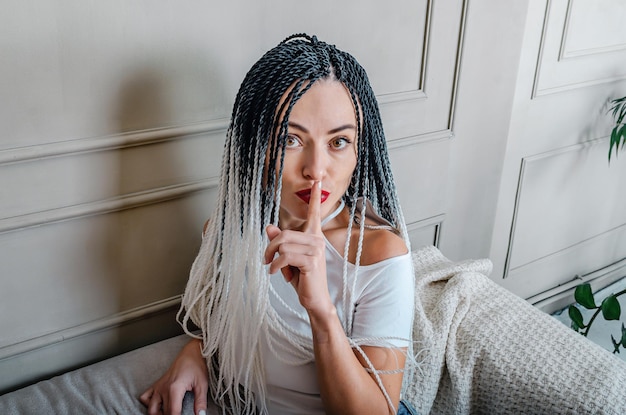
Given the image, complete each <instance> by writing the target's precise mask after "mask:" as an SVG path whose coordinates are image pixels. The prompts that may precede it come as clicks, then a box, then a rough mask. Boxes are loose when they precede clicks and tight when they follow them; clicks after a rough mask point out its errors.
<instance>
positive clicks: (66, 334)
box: [0, 295, 181, 360]
mask: <svg viewBox="0 0 626 415" xmlns="http://www.w3.org/2000/svg"><path fill="white" fill-rule="evenodd" d="M180 302H181V296H180V295H177V296H174V297H170V298H166V299H163V300H159V301H155V302H153V303H150V304H146V305H143V306H140V307H136V308H133V309H130V310H127V311H123V312H121V313H118V314H114V315H112V316H109V317H104V318H101V319H98V320H94V321H90V322H88V323H85V324H80V325H78V326H74V327H70V328H67V329H63V330H59V331H55V332H53V333H48V334H44V335H42V336H38V337H34V338H32V339H28V340H24V341H21V342H18V343H14V344H10V345H7V346H3V347H0V360H2V359H6V358H8V357H12V356H16V355H19V354H22V353H27V352H30V351H33V350H37V349H42V348H44V347H46V346H50V345H53V344H56V343H60V342H62V341H66V340H70V339H73V338H76V337H79V336H85V335H89V334H92V333H95V332H98V331H101V330H108V329H112V328H115V327H119V326H122V325H124V324H127V323H129V322H131V321H135V320H141V319H146V318H149V317H150V316H153V315H156V314H159V313H162V312H164V311H167V310H173V309H177V308H178V307H179V306H180Z"/></svg>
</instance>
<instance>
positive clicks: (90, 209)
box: [0, 177, 219, 235]
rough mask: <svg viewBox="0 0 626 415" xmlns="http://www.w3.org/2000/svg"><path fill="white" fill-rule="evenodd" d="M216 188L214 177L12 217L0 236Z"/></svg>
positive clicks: (1, 221) (0, 229)
mask: <svg viewBox="0 0 626 415" xmlns="http://www.w3.org/2000/svg"><path fill="white" fill-rule="evenodd" d="M218 186H219V179H218V178H216V177H215V178H210V179H205V180H198V181H194V182H187V183H182V184H176V185H172V186H164V187H160V188H156V189H151V190H147V191H141V192H136V193H129V194H125V195H122V196H117V197H113V198H110V199H104V200H98V201H95V202H88V203H82V204H78V205H72V206H64V207H60V208H55V209H49V210H44V211H40V212H34V213H29V214H26V215H20V216H13V217H10V218H6V219H0V235H1V234H4V233H7V232H13V231H18V230H24V229H28V228H32V227H36V226H42V225H48V224H52V223H58V222H64V221H69V220H74V219H78V218H84V217H88V216H96V215H103V214H106V213H112V212H119V211H123V210H127V209H134V208H138V207H141V206H147V205H152V204H155V203H161V202H165V201H168V200H172V199H179V198H182V197H185V196H187V195H190V194H192V193H196V192H201V191H204V190H208V189H213V188H217V187H218Z"/></svg>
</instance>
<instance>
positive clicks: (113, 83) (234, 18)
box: [0, 0, 468, 391]
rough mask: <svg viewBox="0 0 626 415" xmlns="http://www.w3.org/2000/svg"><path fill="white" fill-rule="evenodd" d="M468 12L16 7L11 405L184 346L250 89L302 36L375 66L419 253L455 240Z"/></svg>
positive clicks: (8, 207) (1, 379)
mask: <svg viewBox="0 0 626 415" xmlns="http://www.w3.org/2000/svg"><path fill="white" fill-rule="evenodd" d="M467 5H468V3H467V2H466V1H462V0H448V1H443V2H434V1H428V0H420V1H409V0H393V1H391V2H386V3H384V4H383V3H380V2H367V5H366V6H367V7H363V6H364V3H363V2H357V1H349V2H344V3H337V2H333V1H331V0H323V1H321V2H317V3H316V4H315V7H310V5H309V4H300V3H297V2H292V1H287V0H271V1H269V2H263V3H261V2H235V3H233V2H231V3H224V2H221V3H217V2H213V1H209V2H207V1H200V0H192V1H188V2H184V3H172V2H165V1H137V2H127V1H122V0H114V1H108V2H99V3H94V2H84V1H79V0H60V1H57V2H52V3H50V2H47V3H41V2H37V1H35V0H10V1H8V2H5V4H4V5H3V13H2V14H0V54H1V55H2V60H3V62H4V64H3V65H1V66H0V96H2V97H9V98H10V99H6V100H3V101H2V102H0V194H1V197H0V284H1V286H2V290H0V304H2V306H1V307H2V311H3V312H2V313H0V314H1V315H2V317H0V332H1V333H3V334H2V337H1V338H0V391H2V390H6V389H8V388H11V387H15V386H17V385H18V384H22V383H24V382H28V381H32V380H34V379H38V378H41V377H43V376H48V375H50V374H53V373H56V372H58V371H60V370H63V369H65V368H68V367H74V366H76V365H81V364H84V363H86V362H89V361H93V360H96V359H100V358H103V357H105V356H108V355H110V354H113V353H118V352H120V351H123V350H127V349H129V348H131V347H137V346H140V345H142V344H146V343H148V342H152V341H156V340H158V339H160V338H163V337H167V336H170V335H172V333H173V332H175V330H176V328H175V327H176V326H175V324H169V325H168V324H166V323H164V321H169V322H170V323H173V320H172V318H173V316H172V314H173V311H174V310H175V309H176V305H177V303H178V296H179V295H180V294H181V292H182V290H183V287H184V283H185V281H186V278H187V274H188V270H189V267H190V266H191V261H192V260H193V257H194V255H195V253H196V250H197V248H198V245H199V242H200V240H199V236H200V230H201V228H202V224H203V223H204V221H205V220H206V218H207V216H208V215H209V214H210V212H211V209H212V203H213V202H214V198H215V188H216V186H217V182H216V177H217V175H218V173H219V168H220V162H221V160H220V157H221V151H222V144H223V138H224V134H225V130H226V127H227V122H228V117H229V116H230V111H231V106H232V103H233V100H234V96H235V93H236V91H237V89H238V87H239V84H240V82H241V80H242V79H243V76H244V75H245V73H246V71H247V70H248V69H249V67H250V66H251V64H252V63H253V62H254V61H256V60H257V59H258V58H259V57H260V56H261V54H262V53H264V52H265V51H266V50H267V49H269V48H271V47H273V46H274V45H276V44H277V43H278V42H279V41H280V40H282V39H283V38H284V37H285V36H287V35H289V34H291V33H296V32H309V33H310V34H317V35H318V36H319V38H320V39H322V40H328V41H329V42H331V43H335V44H337V46H339V47H340V48H342V49H345V50H348V51H350V52H351V53H352V54H353V55H355V56H356V57H357V59H358V60H359V61H360V62H361V63H362V64H363V65H364V66H365V68H366V69H367V70H368V73H369V76H370V79H371V82H372V85H373V87H374V90H375V92H376V94H377V96H378V97H379V98H380V103H381V111H382V114H383V121H384V123H385V128H386V134H387V137H388V140H389V142H390V148H391V158H392V162H393V163H394V164H393V169H394V174H395V175H396V177H397V179H398V192H399V194H400V198H401V201H402V203H403V207H404V212H405V215H406V218H407V222H408V223H409V233H410V236H411V240H412V241H413V243H414V244H415V245H416V246H422V245H424V244H438V242H439V234H440V229H441V227H442V223H443V222H444V219H445V218H446V214H445V213H446V201H445V195H446V189H447V185H448V180H449V177H448V175H447V169H448V164H449V152H450V146H451V145H452V143H453V140H451V137H452V135H453V132H452V126H453V117H454V110H455V98H456V90H457V83H458V72H459V67H458V63H459V59H460V50H461V47H462V44H461V42H462V40H463V28H464V19H465V10H466V7H467ZM9 310H10V313H9ZM168 319H169V320H168Z"/></svg>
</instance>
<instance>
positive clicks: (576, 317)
mask: <svg viewBox="0 0 626 415" xmlns="http://www.w3.org/2000/svg"><path fill="white" fill-rule="evenodd" d="M567 314H568V315H569V318H570V319H571V320H572V328H573V329H574V330H575V331H578V330H580V329H583V328H585V323H584V322H583V315H582V313H581V312H580V310H579V309H578V307H576V306H574V305H571V306H569V309H568V310H567Z"/></svg>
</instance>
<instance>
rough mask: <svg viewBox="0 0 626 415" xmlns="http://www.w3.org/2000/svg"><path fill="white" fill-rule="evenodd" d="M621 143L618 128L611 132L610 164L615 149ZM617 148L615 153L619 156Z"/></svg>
mask: <svg viewBox="0 0 626 415" xmlns="http://www.w3.org/2000/svg"><path fill="white" fill-rule="evenodd" d="M618 144H619V141H618V139H617V127H615V128H613V129H612V130H611V140H610V141H609V162H610V161H611V154H613V147H617V145H618ZM617 153H618V152H617V148H616V151H615V155H616V156H617Z"/></svg>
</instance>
